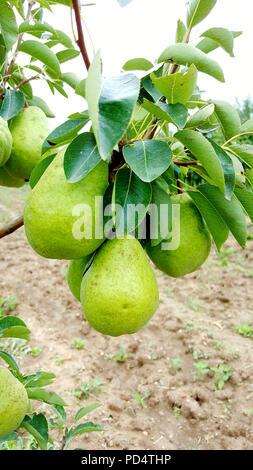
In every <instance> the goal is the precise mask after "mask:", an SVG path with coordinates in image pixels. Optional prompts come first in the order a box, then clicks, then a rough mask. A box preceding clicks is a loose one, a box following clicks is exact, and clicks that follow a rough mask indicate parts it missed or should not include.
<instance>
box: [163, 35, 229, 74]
mask: <svg viewBox="0 0 253 470" xmlns="http://www.w3.org/2000/svg"><path fill="white" fill-rule="evenodd" d="M171 61H172V62H174V63H176V64H178V65H191V64H194V65H195V67H196V68H197V69H198V70H199V71H200V72H203V73H206V74H208V75H211V76H212V77H214V78H216V79H217V80H219V81H220V82H225V78H224V75H223V71H222V69H221V67H220V65H219V64H218V62H216V61H215V60H213V59H211V58H210V57H209V56H207V55H206V54H204V52H202V51H201V50H200V49H198V48H197V47H194V46H190V45H189V44H182V43H178V44H173V45H172V46H169V47H167V48H166V49H165V50H164V51H163V52H162V54H161V55H160V57H159V59H158V63H160V62H171Z"/></svg>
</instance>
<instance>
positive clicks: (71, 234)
mask: <svg viewBox="0 0 253 470" xmlns="http://www.w3.org/2000/svg"><path fill="white" fill-rule="evenodd" d="M64 152H65V149H63V150H61V151H60V152H58V154H57V155H56V157H55V158H54V160H53V161H52V163H51V164H50V165H49V166H48V168H47V169H46V171H45V172H44V173H43V175H42V176H41V178H40V180H39V181H38V183H37V184H36V186H35V187H34V188H33V189H32V191H31V192H30V194H29V196H28V198H27V200H26V203H25V207H24V226H25V231H26V236H27V239H28V241H29V243H30V245H31V246H32V248H33V249H34V250H35V251H36V252H37V253H38V254H39V255H41V256H44V257H45V258H57V259H76V258H82V257H84V256H87V255H89V254H91V253H93V251H95V250H96V249H97V248H98V247H99V246H100V245H101V243H102V242H103V211H102V210H101V209H102V204H103V201H102V196H103V195H104V192H105V190H106V187H107V185H108V165H107V164H106V163H105V162H104V161H102V160H101V162H99V163H98V164H97V166H96V167H95V168H93V170H92V171H90V173H88V175H87V176H85V178H83V179H82V180H81V181H78V182H77V183H68V182H67V180H66V176H65V173H64V168H63V161H64ZM96 197H97V199H96ZM96 229H97V230H96Z"/></svg>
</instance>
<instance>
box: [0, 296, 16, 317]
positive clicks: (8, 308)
mask: <svg viewBox="0 0 253 470" xmlns="http://www.w3.org/2000/svg"><path fill="white" fill-rule="evenodd" d="M17 304H18V301H17V298H16V297H14V296H10V297H6V298H3V297H0V318H1V317H3V316H4V315H5V314H7V313H8V312H12V311H13V310H15V308H16V306H17Z"/></svg>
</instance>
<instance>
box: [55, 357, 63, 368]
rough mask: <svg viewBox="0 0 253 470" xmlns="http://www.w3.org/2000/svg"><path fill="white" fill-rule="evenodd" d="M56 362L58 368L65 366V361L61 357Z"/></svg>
mask: <svg viewBox="0 0 253 470" xmlns="http://www.w3.org/2000/svg"><path fill="white" fill-rule="evenodd" d="M55 362H56V364H57V366H62V364H64V360H63V359H62V357H60V356H58V357H57V358H56V361H55Z"/></svg>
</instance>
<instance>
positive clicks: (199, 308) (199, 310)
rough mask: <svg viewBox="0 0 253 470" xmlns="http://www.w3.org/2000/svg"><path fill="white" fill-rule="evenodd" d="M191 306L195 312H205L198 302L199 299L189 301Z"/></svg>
mask: <svg viewBox="0 0 253 470" xmlns="http://www.w3.org/2000/svg"><path fill="white" fill-rule="evenodd" d="M189 307H190V308H191V309H192V310H194V312H199V313H201V312H204V309H203V308H202V307H199V306H198V304H197V301H196V300H190V301H189Z"/></svg>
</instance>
